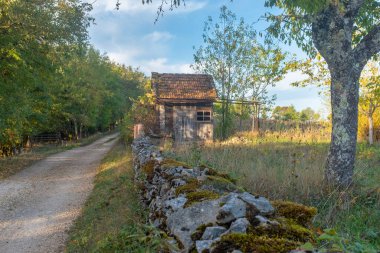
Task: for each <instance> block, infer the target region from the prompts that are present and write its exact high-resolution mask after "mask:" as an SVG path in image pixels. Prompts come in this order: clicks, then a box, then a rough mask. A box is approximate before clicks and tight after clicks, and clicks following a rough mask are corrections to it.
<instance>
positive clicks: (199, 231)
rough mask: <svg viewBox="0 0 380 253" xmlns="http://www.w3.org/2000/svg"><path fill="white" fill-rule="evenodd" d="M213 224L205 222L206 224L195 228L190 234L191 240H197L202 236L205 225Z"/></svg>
mask: <svg viewBox="0 0 380 253" xmlns="http://www.w3.org/2000/svg"><path fill="white" fill-rule="evenodd" d="M213 225H214V224H212V223H207V224H202V225H200V226H199V227H197V229H196V230H195V232H194V233H192V234H191V240H193V241H198V240H200V239H201V238H202V235H203V233H204V232H205V230H206V228H207V227H211V226H213Z"/></svg>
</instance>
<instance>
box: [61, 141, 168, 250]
mask: <svg viewBox="0 0 380 253" xmlns="http://www.w3.org/2000/svg"><path fill="white" fill-rule="evenodd" d="M97 172H98V173H97V176H96V179H95V186H94V189H93V191H92V193H91V195H90V197H89V199H88V200H87V202H86V204H85V207H84V209H83V211H82V215H81V216H80V217H79V218H78V219H77V220H76V222H75V225H74V227H73V228H72V229H71V230H70V233H69V241H68V244H67V248H66V252H157V249H158V248H159V247H160V246H161V245H162V244H163V240H162V239H161V236H162V234H161V232H159V231H158V230H157V229H155V228H153V227H151V226H149V225H146V220H147V213H146V211H145V208H144V207H142V206H141V205H140V201H139V194H138V191H137V189H136V187H135V185H134V172H133V165H132V155H131V150H130V148H129V147H126V146H125V145H124V144H123V143H121V142H119V143H118V144H117V145H116V146H115V147H114V148H113V149H111V151H110V152H109V153H108V154H107V156H106V157H105V158H104V159H103V161H102V164H101V165H100V166H99V168H98V170H97Z"/></svg>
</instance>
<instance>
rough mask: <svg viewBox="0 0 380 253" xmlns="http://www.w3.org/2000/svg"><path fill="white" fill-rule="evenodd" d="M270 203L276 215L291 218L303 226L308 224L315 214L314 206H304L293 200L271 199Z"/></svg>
mask: <svg viewBox="0 0 380 253" xmlns="http://www.w3.org/2000/svg"><path fill="white" fill-rule="evenodd" d="M272 205H273V206H274V207H275V209H276V213H277V215H279V216H283V217H285V218H287V219H292V220H294V221H296V222H297V223H298V224H300V225H303V226H308V225H309V224H310V223H311V220H312V219H313V218H314V216H315V215H316V214H317V209H316V208H315V207H309V206H304V205H301V204H298V203H294V202H289V201H281V200H276V201H272Z"/></svg>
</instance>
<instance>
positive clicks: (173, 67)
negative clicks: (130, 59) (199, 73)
mask: <svg viewBox="0 0 380 253" xmlns="http://www.w3.org/2000/svg"><path fill="white" fill-rule="evenodd" d="M142 63H143V64H142V65H141V69H142V70H143V71H144V72H145V73H146V74H150V72H160V73H193V72H194V71H193V70H192V69H191V67H190V64H187V63H179V64H170V63H169V62H168V59H167V58H157V59H152V60H149V61H147V62H142Z"/></svg>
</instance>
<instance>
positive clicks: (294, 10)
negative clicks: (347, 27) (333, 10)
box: [265, 0, 380, 56]
mask: <svg viewBox="0 0 380 253" xmlns="http://www.w3.org/2000/svg"><path fill="white" fill-rule="evenodd" d="M350 3H351V1H342V0H339V1H333V0H308V1H303V0H296V1H294V0H266V1H265V6H266V7H271V8H273V7H277V8H280V9H281V10H282V12H281V13H280V14H273V13H267V14H266V18H267V20H268V21H270V22H271V24H270V26H269V28H268V31H269V33H270V34H271V35H273V36H275V37H276V38H279V39H281V40H282V41H284V42H285V43H288V44H290V43H291V42H295V43H296V44H297V45H298V46H299V47H301V48H302V49H303V50H304V51H305V52H307V53H309V54H310V55H312V56H315V55H316V53H317V52H316V50H315V48H314V45H313V42H312V31H311V29H312V22H313V20H314V19H315V17H316V16H317V15H320V14H321V12H323V10H325V9H326V8H327V7H328V6H329V5H336V6H337V8H338V9H340V10H341V12H342V13H343V12H345V11H347V10H348V9H349V8H350V7H351V6H350ZM379 19H380V5H379V3H378V1H376V0H368V1H364V4H363V6H362V7H361V8H360V10H359V12H358V15H357V16H356V17H355V19H354V20H355V22H354V25H353V33H352V34H353V38H352V41H353V44H354V45H355V44H357V43H358V42H360V41H361V40H362V39H363V38H364V36H365V35H367V34H368V32H369V31H371V30H373V29H374V28H375V27H376V26H378V22H377V21H378V20H379Z"/></svg>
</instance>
